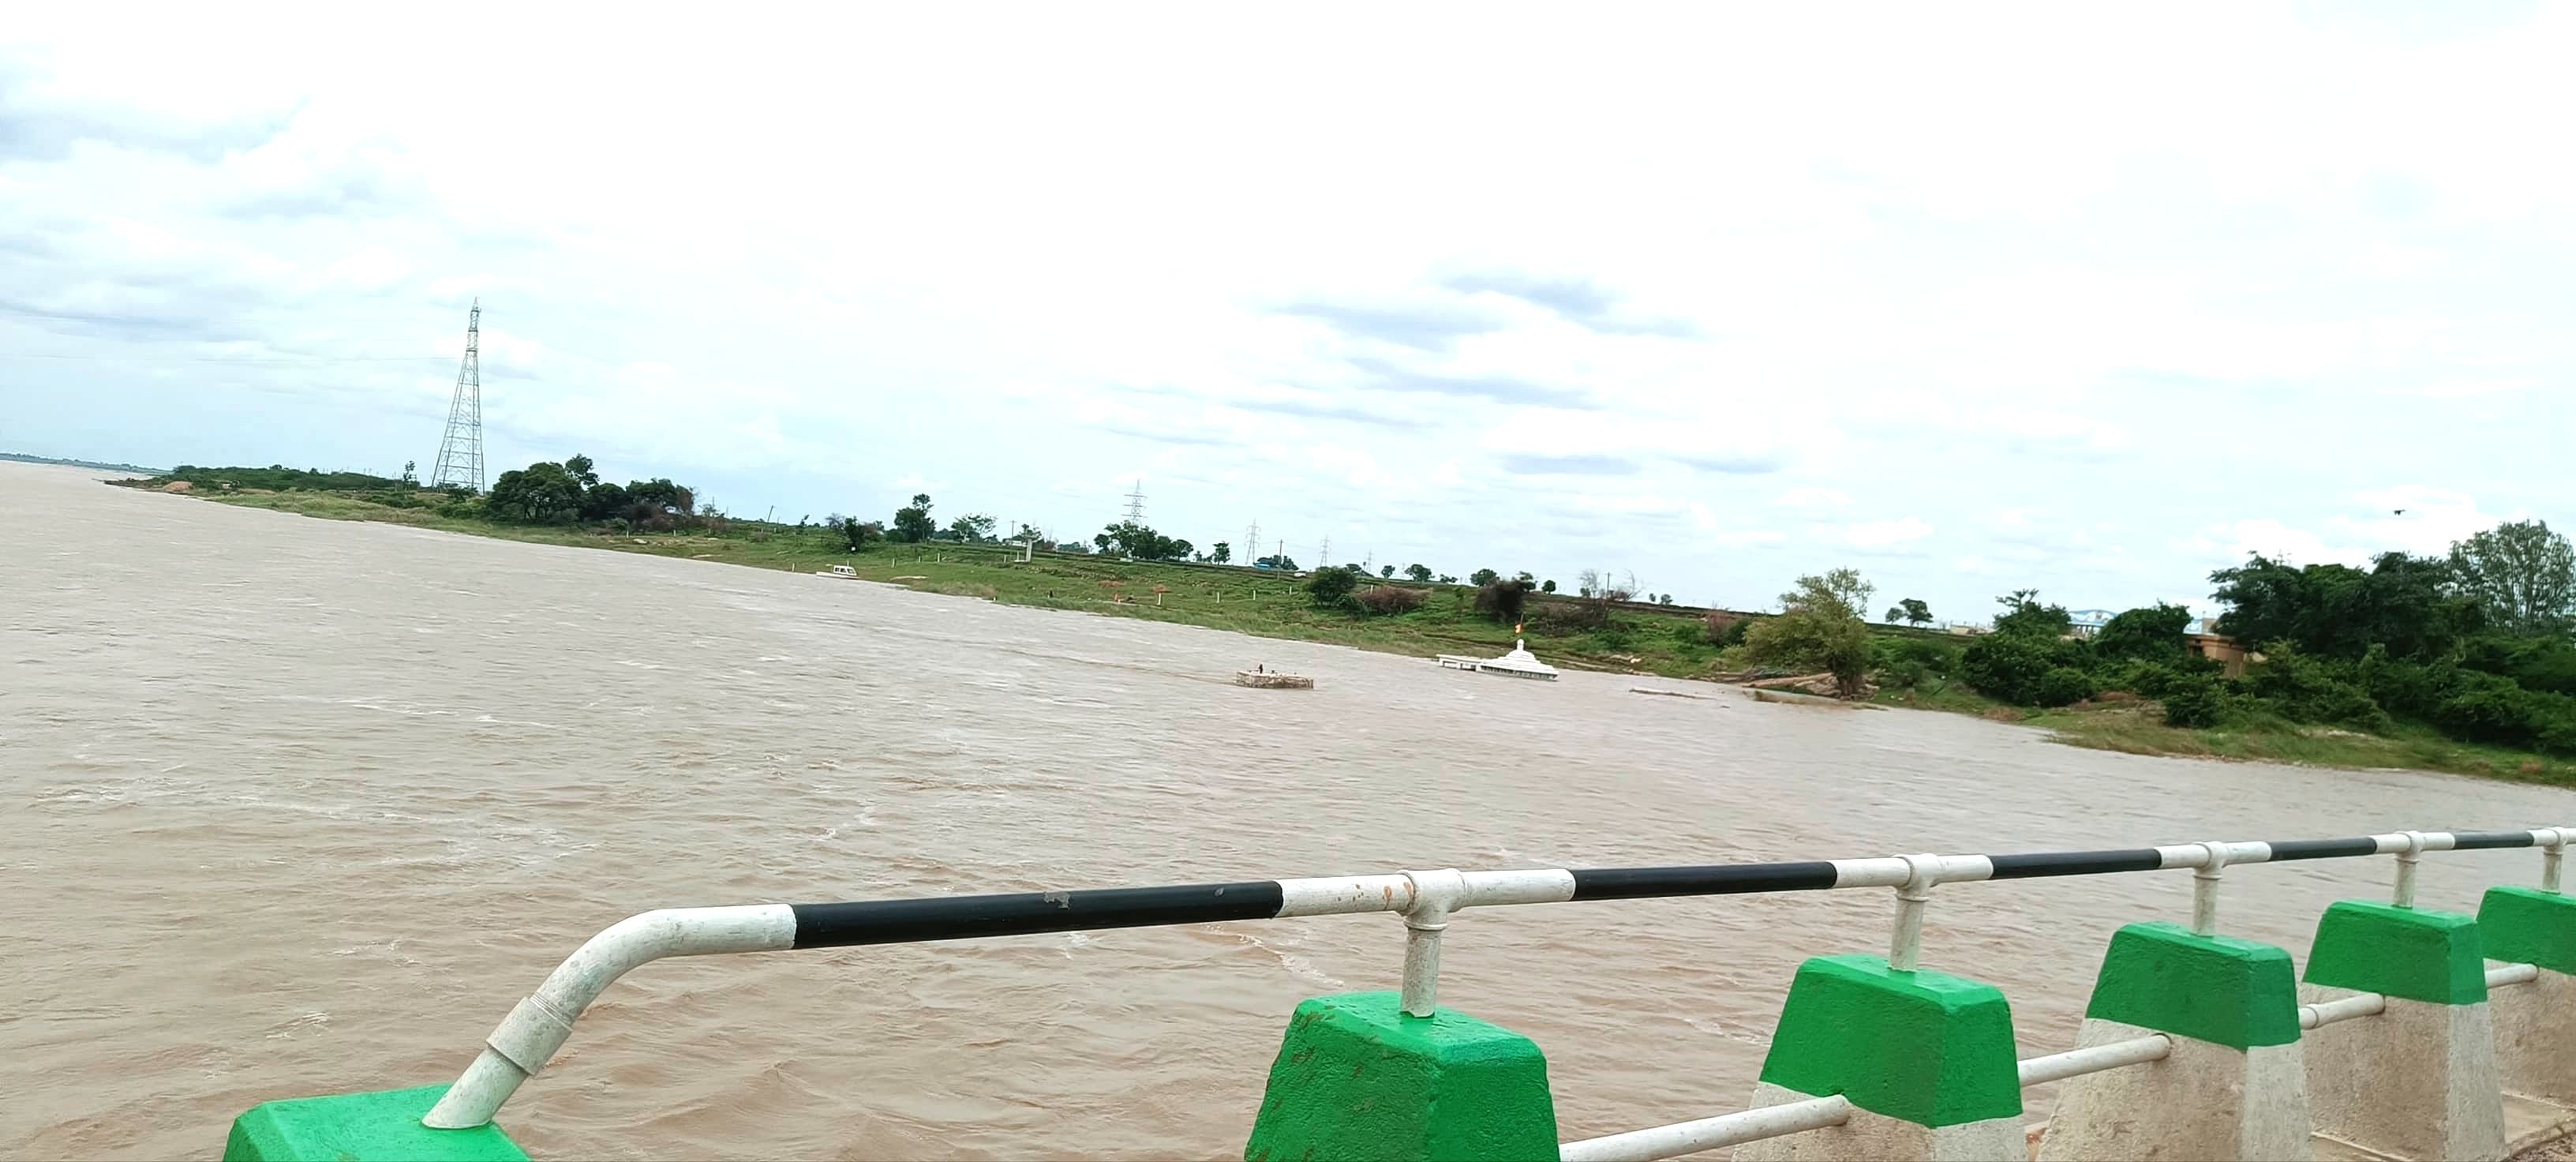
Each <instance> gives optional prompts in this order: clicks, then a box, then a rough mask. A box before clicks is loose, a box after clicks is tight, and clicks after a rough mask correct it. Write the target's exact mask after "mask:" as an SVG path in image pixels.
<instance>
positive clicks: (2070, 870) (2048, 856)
mask: <svg viewBox="0 0 2576 1162" xmlns="http://www.w3.org/2000/svg"><path fill="white" fill-rule="evenodd" d="M1986 858H1987V859H1988V860H1990V861H1992V862H1993V863H1994V865H1995V874H1994V875H1992V876H1989V877H1987V878H1989V879H1998V880H2019V879H2029V878H2031V877H2033V876H2090V875H2101V874H2103V873H2105V872H2133V871H2154V870H2156V869H2157V868H2160V867H2163V866H2164V865H2165V857H2164V856H2163V855H2161V854H2159V853H2158V852H2157V851H2156V849H2154V848H2152V847H2124V848H2121V849H2119V850H2117V851H2034V852H2028V853H2026V854H2022V855H1990V856H1987V857H1986Z"/></svg>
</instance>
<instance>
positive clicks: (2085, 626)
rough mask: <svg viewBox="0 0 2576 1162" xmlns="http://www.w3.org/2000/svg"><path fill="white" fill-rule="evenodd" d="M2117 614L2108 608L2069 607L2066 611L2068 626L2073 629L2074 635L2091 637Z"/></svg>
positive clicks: (2117, 614) (2100, 630)
mask: <svg viewBox="0 0 2576 1162" xmlns="http://www.w3.org/2000/svg"><path fill="white" fill-rule="evenodd" d="M2118 616H2120V615H2119V613H2118V611H2116V610H2109V609H2070V610H2067V611H2066V620H2067V622H2068V628H2069V629H2072V630H2074V631H2075V636H2077V637H2091V636H2093V635H2094V634H2097V633H2100V632H2102V627H2103V626H2106V625H2109V624H2111V619H2112V618H2115V617H2118Z"/></svg>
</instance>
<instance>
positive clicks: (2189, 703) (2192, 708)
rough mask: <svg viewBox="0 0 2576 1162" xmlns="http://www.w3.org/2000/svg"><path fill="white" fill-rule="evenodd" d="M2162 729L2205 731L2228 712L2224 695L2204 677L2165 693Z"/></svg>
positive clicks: (2215, 684) (2206, 676)
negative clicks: (2191, 728)
mask: <svg viewBox="0 0 2576 1162" xmlns="http://www.w3.org/2000/svg"><path fill="white" fill-rule="evenodd" d="M2164 704H2165V725H2167V726H2186V727H2193V728H2196V729H2201V730H2206V729H2208V728H2210V727H2213V726H2216V725H2218V719H2219V716H2220V715H2222V714H2224V713H2226V710H2227V692H2226V690H2225V688H2223V687H2221V686H2220V685H2219V684H2218V682H2217V681H2216V680H2215V679H2212V678H2211V677H2209V676H2208V675H2206V674H2200V675H2195V676H2194V677H2193V678H2192V679H2191V680H2190V681H2187V682H2185V683H2182V684H2180V685H2177V686H2175V687H2174V688H2173V689H2171V690H2168V691H2166V692H2165V695H2164Z"/></svg>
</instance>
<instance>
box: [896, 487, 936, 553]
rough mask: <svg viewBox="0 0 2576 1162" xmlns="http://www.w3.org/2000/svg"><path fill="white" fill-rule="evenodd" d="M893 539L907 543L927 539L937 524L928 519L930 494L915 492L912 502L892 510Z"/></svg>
mask: <svg viewBox="0 0 2576 1162" xmlns="http://www.w3.org/2000/svg"><path fill="white" fill-rule="evenodd" d="M892 527H893V529H894V539H895V540H898V541H902V542H904V543H905V544H909V545H918V544H920V543H921V542H923V541H926V540H929V539H930V536H931V534H932V533H935V532H938V531H939V526H938V525H937V524H934V523H932V521H931V519H930V494H929V493H927V492H916V493H914V494H913V496H912V503H911V504H909V505H906V506H904V507H902V508H898V509H896V510H894V524H893V526H892Z"/></svg>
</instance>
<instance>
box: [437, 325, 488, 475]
mask: <svg viewBox="0 0 2576 1162" xmlns="http://www.w3.org/2000/svg"><path fill="white" fill-rule="evenodd" d="M482 346H483V300H482V299H480V298H477V299H475V300H474V309H473V310H472V311H470V312H468V313H467V314H466V316H465V362H464V363H462V364H460V365H458V366H457V368H456V397H455V398H454V399H452V400H450V401H449V402H448V405H447V435H446V436H445V437H443V438H441V439H440V440H439V441H438V461H437V463H436V464H434V465H432V466H431V468H430V470H429V486H430V487H432V488H445V487H447V486H449V485H451V484H462V485H464V486H465V487H467V488H471V489H473V490H474V491H476V492H481V491H483V358H482V354H481V351H482Z"/></svg>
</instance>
